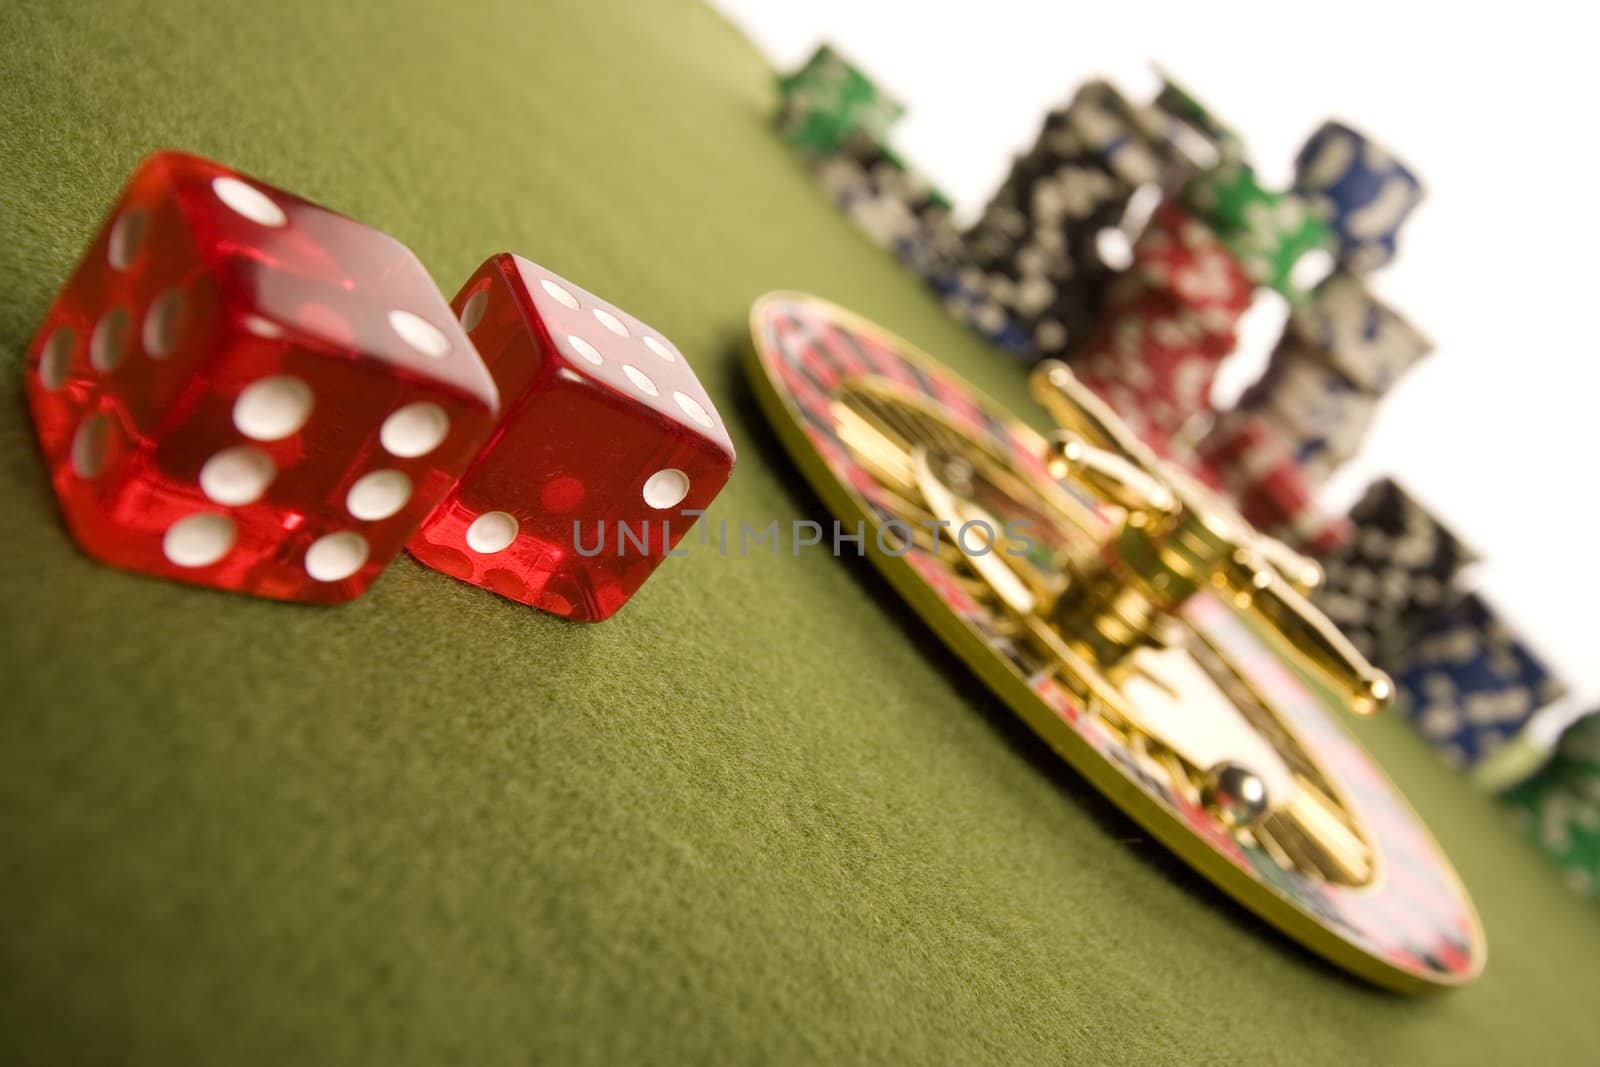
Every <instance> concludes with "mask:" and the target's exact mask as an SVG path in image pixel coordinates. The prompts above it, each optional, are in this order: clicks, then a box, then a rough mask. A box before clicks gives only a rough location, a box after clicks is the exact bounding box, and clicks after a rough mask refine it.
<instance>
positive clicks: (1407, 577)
mask: <svg viewBox="0 0 1600 1067" xmlns="http://www.w3.org/2000/svg"><path fill="white" fill-rule="evenodd" d="M1349 520H1350V524H1351V526H1352V528H1353V529H1352V534H1351V537H1350V541H1349V543H1348V544H1347V545H1346V546H1345V547H1344V548H1343V549H1342V550H1341V551H1338V552H1335V553H1333V554H1331V555H1328V556H1325V557H1324V558H1323V559H1322V561H1321V562H1322V569H1323V574H1324V580H1323V583H1322V587H1321V588H1320V589H1318V590H1317V592H1316V594H1315V597H1314V599H1315V601H1316V604H1317V606H1318V607H1319V608H1321V609H1322V612H1323V614H1325V615H1327V616H1328V618H1329V619H1330V620H1332V621H1333V622H1334V623H1335V624H1336V625H1337V626H1338V627H1339V629H1341V630H1343V631H1344V634H1345V636H1346V637H1348V638H1350V641H1351V643H1352V644H1354V645H1355V646H1356V648H1357V649H1358V650H1359V651H1360V652H1361V654H1362V655H1364V656H1366V657H1367V658H1368V659H1370V660H1372V661H1373V662H1375V663H1378V664H1380V665H1383V666H1391V665H1394V664H1396V663H1398V662H1400V661H1402V660H1403V658H1404V657H1405V655H1406V653H1407V650H1408V649H1409V648H1410V646H1411V645H1412V643H1413V642H1414V640H1415V639H1416V636H1417V634H1418V633H1420V632H1421V631H1422V629H1423V627H1424V625H1425V624H1426V623H1427V621H1428V618H1429V617H1430V616H1431V615H1434V614H1436V613H1438V612H1440V611H1442V610H1444V609H1445V608H1447V607H1448V606H1449V605H1450V604H1451V602H1453V601H1454V600H1455V599H1456V598H1457V597H1458V596H1459V593H1458V592H1457V591H1456V587H1455V582H1456V579H1457V578H1458V577H1459V576H1460V574H1461V572H1462V571H1463V570H1464V569H1465V568H1466V567H1468V566H1469V565H1471V564H1473V563H1475V562H1477V561H1478V555H1477V553H1475V552H1474V551H1473V550H1472V549H1471V548H1469V547H1468V546H1467V545H1465V544H1464V543H1463V542H1462V541H1461V539H1460V538H1458V537H1457V536H1456V535H1455V534H1454V533H1452V532H1451V531H1450V529H1449V528H1448V527H1447V526H1445V525H1444V523H1442V522H1441V521H1439V519H1437V518H1436V517H1435V516H1434V515H1433V514H1432V513H1431V512H1429V511H1428V509H1427V508H1426V507H1424V506H1423V505H1422V504H1421V503H1419V502H1418V501H1417V499H1416V498H1415V497H1413V496H1412V495H1411V494H1410V493H1408V492H1406V490H1405V489H1404V488H1403V487H1402V486H1401V485H1400V484H1399V483H1398V482H1396V481H1394V480H1393V479H1392V478H1380V479H1378V480H1377V481H1375V482H1373V483H1372V484H1371V485H1369V486H1368V487H1367V490H1366V492H1365V493H1363V494H1362V496H1361V499H1360V500H1358V501H1356V504H1355V506H1354V507H1352V508H1351V509H1350V514H1349Z"/></svg>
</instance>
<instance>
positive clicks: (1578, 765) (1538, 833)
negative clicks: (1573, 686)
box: [1501, 712, 1600, 899]
mask: <svg viewBox="0 0 1600 1067" xmlns="http://www.w3.org/2000/svg"><path fill="white" fill-rule="evenodd" d="M1501 799H1502V800H1504V801H1505V803H1506V804H1508V805H1509V806H1510V807H1511V808H1512V810H1513V812H1514V813H1515V816H1516V819H1517V821H1518V823H1519V824H1520V825H1521V826H1522V828H1523V830H1524V831H1525V832H1526V833H1527V834H1528V835H1529V837H1531V838H1532V839H1533V842H1534V844H1536V845H1537V846H1538V847H1539V849H1540V850H1541V851H1542V852H1544V853H1545V854H1546V855H1547V856H1549V857H1550V859H1552V860H1553V861H1555V864H1556V866H1557V867H1559V868H1560V870H1561V872H1562V876H1563V878H1564V879H1565V880H1566V882H1567V884H1568V885H1570V886H1571V887H1572V888H1573V889H1574V890H1576V891H1577V892H1579V893H1582V894H1584V895H1585V896H1590V897H1594V898H1596V899H1600V712H1596V713H1594V714H1591V715H1588V716H1586V717H1585V718H1582V719H1580V720H1578V721H1577V722H1576V723H1574V724H1573V725H1572V726H1570V727H1568V728H1567V730H1566V732H1565V733H1563V734H1562V735H1561V741H1560V743H1559V744H1558V745H1557V747H1556V751H1555V754H1554V755H1553V756H1552V757H1551V759H1550V761H1549V762H1548V763H1547V764H1545V766H1544V767H1543V768H1542V769H1541V770H1540V771H1539V772H1538V773H1537V774H1535V775H1534V776H1533V777H1531V778H1529V779H1527V780H1526V781H1523V782H1521V783H1519V784H1517V785H1515V786H1513V787H1512V788H1510V789H1509V790H1507V791H1506V792H1505V793H1504V794H1502V797H1501Z"/></svg>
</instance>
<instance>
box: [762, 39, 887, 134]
mask: <svg viewBox="0 0 1600 1067" xmlns="http://www.w3.org/2000/svg"><path fill="white" fill-rule="evenodd" d="M904 114H905V107H904V105H902V104H901V103H900V102H899V101H897V100H895V99H894V98H893V97H891V96H889V95H888V94H886V93H884V92H883V91H882V90H881V89H879V88H878V87H877V86H876V85H874V84H873V82H872V79H870V78H868V77H867V76H866V75H865V74H863V73H862V72H861V70H860V69H859V68H857V67H856V66H855V65H854V64H852V63H850V62H849V61H848V60H846V59H845V58H844V57H843V56H841V55H840V54H839V53H838V52H837V51H835V50H834V49H833V48H832V47H831V46H829V45H822V46H821V47H819V48H818V49H817V50H816V51H815V52H813V53H812V55H811V58H810V59H808V60H807V61H806V63H805V65H804V66H802V67H801V68H800V69H799V70H797V71H795V72H793V73H791V74H787V75H783V76H781V77H779V79H778V114H777V120H776V123H777V127H778V132H779V134H780V135H781V136H782V137H783V138H784V140H786V141H788V142H789V143H790V144H791V145H793V146H794V147H796V148H798V149H800V150H801V151H803V152H814V153H829V152H836V151H838V150H839V149H840V148H841V147H842V146H843V144H844V142H845V141H846V140H847V139H848V138H849V137H850V136H851V135H852V134H856V133H860V134H863V135H865V136H866V137H867V138H868V139H870V140H873V141H880V142H881V141H882V140H883V139H884V138H885V137H887V136H888V133H889V129H890V127H892V126H893V125H894V124H895V122H896V121H897V120H899V118H900V117H901V116H902V115H904Z"/></svg>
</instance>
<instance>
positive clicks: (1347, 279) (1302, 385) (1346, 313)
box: [1217, 271, 1432, 485]
mask: <svg viewBox="0 0 1600 1067" xmlns="http://www.w3.org/2000/svg"><path fill="white" fill-rule="evenodd" d="M1430 351H1432V345H1431V343H1430V342H1429V341H1428V339H1427V338H1426V337H1424V336H1423V335H1422V334H1421V333H1420V332H1419V331H1418V330H1417V329H1416V328H1415V327H1413V326H1412V325H1411V324H1410V323H1409V322H1407V321H1406V320H1405V318H1404V317H1402V316H1401V315H1400V314H1399V312H1397V311H1395V310H1394V309H1393V308H1391V307H1389V306H1388V305H1387V304H1385V303H1383V302H1382V301H1380V300H1379V299H1378V298H1377V297H1376V296H1374V295H1373V294H1372V292H1371V291H1370V290H1369V289H1368V288H1367V285H1366V283H1365V282H1363V281H1362V280H1361V279H1360V278H1358V277H1357V276H1355V275H1354V274H1350V273H1347V272H1344V271H1338V272H1335V273H1334V274H1331V275H1329V276H1328V277H1327V278H1325V279H1324V280H1323V281H1322V282H1320V283H1319V284H1318V285H1317V286H1316V288H1314V289H1313V290H1312V291H1311V293H1310V295H1309V296H1308V298H1307V299H1305V300H1304V301H1302V302H1301V303H1300V304H1299V306H1297V307H1296V308H1295V309H1294V310H1293V311H1292V312H1291V314H1290V316H1289V322H1288V324H1287V325H1286V326H1285V328H1284V332H1283V336H1282V337H1281V338H1280V339H1279V341H1278V344H1277V347H1276V348H1275V349H1274V350H1273V353H1272V357H1271V359H1270V361H1269V362H1268V364H1267V369H1266V371H1265V372H1264V373H1263V374H1262V376H1261V377H1260V378H1259V379H1258V380H1257V381H1256V382H1255V383H1254V384H1253V385H1251V387H1250V388H1249V389H1247V390H1246V391H1245V393H1244V395H1243V396H1242V397H1241V398H1240V399H1239V403H1238V405H1237V407H1236V408H1235V409H1234V410H1233V411H1230V412H1225V413H1223V414H1221V415H1219V416H1218V418H1217V422H1218V425H1219V426H1222V427H1226V425H1227V424H1228V423H1229V422H1230V421H1232V420H1236V419H1241V418H1245V419H1260V420H1263V421H1265V422H1266V423H1268V424H1269V425H1270V426H1271V427H1272V429H1273V431H1274V432H1276V433H1277V434H1278V435H1279V436H1280V437H1282V438H1283V439H1284V441H1285V442H1286V443H1287V444H1288V446H1289V447H1290V449H1291V450H1292V451H1293V452H1294V454H1295V457H1296V459H1297V460H1298V462H1299V463H1300V465H1301V466H1302V468H1303V469H1304V470H1305V473H1306V476H1307V478H1308V480H1309V481H1310V482H1311V483H1312V484H1313V485H1321V484H1322V483H1324V482H1326V481H1327V480H1328V478H1329V477H1330V476H1331V475H1332V474H1333V473H1334V471H1335V470H1337V469H1338V468H1339V466H1341V465H1342V464H1343V463H1345V462H1346V461H1347V460H1349V459H1350V458H1351V457H1353V456H1354V455H1355V454H1356V452H1357V451H1358V450H1359V449H1360V447H1361V443H1362V442H1363V441H1364V440H1365V439H1366V435H1367V431H1368V430H1369V428H1370V427H1371V425H1372V421H1373V418H1374V416H1375V415H1376V413H1377V409H1378V404H1379V401H1380V400H1381V399H1382V397H1383V395H1384V394H1385V393H1387V392H1388V391H1389V389H1391V388H1392V387H1393V386H1394V384H1395V383H1396V382H1397V381H1399V379H1400V377H1401V376H1402V375H1403V374H1404V373H1405V372H1406V370H1408V369H1409V368H1410V367H1411V366H1413V365H1414V364H1415V363H1416V362H1417V361H1418V360H1420V359H1422V358H1423V357H1424V356H1426V355H1427V354H1428V353H1429V352H1430Z"/></svg>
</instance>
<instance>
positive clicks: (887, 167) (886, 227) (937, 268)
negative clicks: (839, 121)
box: [812, 131, 962, 289]
mask: <svg viewBox="0 0 1600 1067" xmlns="http://www.w3.org/2000/svg"><path fill="white" fill-rule="evenodd" d="M812 166H813V169H814V170H815V171H816V174H817V178H818V180H819V181H820V182H821V183H822V187H823V189H824V190H825V191H826V192H827V193H828V195H829V197H831V198H832V199H833V201H834V203H835V204H837V205H838V207H839V208H840V210H842V211H843V212H844V213H845V214H846V215H847V216H848V217H849V218H850V220H851V221H852V222H854V223H855V224H856V226H857V227H858V228H859V229H860V230H861V231H862V232H863V233H865V234H866V235H867V236H868V237H869V238H870V239H871V240H872V241H873V243H875V244H877V245H878V246H879V247H881V248H885V249H887V250H889V251H890V252H893V253H894V255H895V257H896V258H898V259H899V260H900V261H901V262H902V263H904V264H906V266H908V267H910V268H911V269H912V270H914V271H916V272H917V274H919V275H921V276H922V277H923V278H925V279H927V280H928V281H929V283H930V284H932V285H934V286H935V288H944V289H948V288H950V287H952V285H953V282H952V279H953V277H954V275H955V273H956V271H957V270H958V269H959V267H960V264H961V262H962V248H961V238H960V235H959V234H958V233H957V231H956V228H955V226H954V225H953V224H952V223H951V221H950V201H949V200H948V199H946V197H945V196H944V194H942V193H940V192H939V191H938V190H937V189H935V188H934V187H933V186H932V185H931V184H929V183H928V182H927V181H926V180H924V179H923V178H922V177H921V176H920V175H918V174H917V173H916V172H914V171H912V170H911V169H910V168H908V167H907V166H906V165H905V163H904V162H903V161H902V160H901V159H900V157H899V156H897V155H895V153H894V152H893V151H892V150H891V149H889V148H888V147H887V146H885V145H883V144H881V143H879V142H878V141H876V140H874V139H873V138H871V137H870V136H868V135H867V134H866V133H864V132H862V131H857V132H856V133H854V134H851V135H850V136H848V137H846V138H845V139H844V141H843V142H842V143H841V144H840V146H839V147H838V149H837V150H836V151H833V152H829V153H826V154H824V155H819V156H817V157H815V159H814V161H813V163H812Z"/></svg>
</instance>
